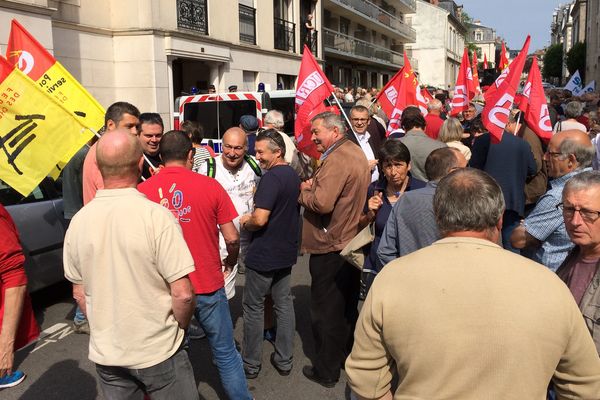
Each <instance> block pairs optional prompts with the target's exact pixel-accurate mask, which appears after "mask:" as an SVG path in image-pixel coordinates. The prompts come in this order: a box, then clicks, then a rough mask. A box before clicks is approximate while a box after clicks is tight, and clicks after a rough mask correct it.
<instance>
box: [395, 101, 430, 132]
mask: <svg viewBox="0 0 600 400" xmlns="http://www.w3.org/2000/svg"><path fill="white" fill-rule="evenodd" d="M425 125H426V123H425V118H424V117H423V114H421V110H419V108H418V107H415V106H409V107H406V108H405V109H404V112H403V113H402V118H401V119H400V126H401V127H402V129H404V131H405V132H408V131H410V130H411V129H413V128H421V129H425Z"/></svg>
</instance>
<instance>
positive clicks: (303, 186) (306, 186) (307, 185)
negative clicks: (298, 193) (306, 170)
mask: <svg viewBox="0 0 600 400" xmlns="http://www.w3.org/2000/svg"><path fill="white" fill-rule="evenodd" d="M312 185H313V180H312V178H311V179H307V180H305V181H304V182H302V183H301V184H300V190H310V188H312Z"/></svg>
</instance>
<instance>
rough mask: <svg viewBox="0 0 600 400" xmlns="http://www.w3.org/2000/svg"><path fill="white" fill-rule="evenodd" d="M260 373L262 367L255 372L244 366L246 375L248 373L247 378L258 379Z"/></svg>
mask: <svg viewBox="0 0 600 400" xmlns="http://www.w3.org/2000/svg"><path fill="white" fill-rule="evenodd" d="M259 373H260V367H258V369H257V370H256V371H255V372H250V371H248V370H247V369H246V367H244V375H246V379H256V377H257V376H258V374H259Z"/></svg>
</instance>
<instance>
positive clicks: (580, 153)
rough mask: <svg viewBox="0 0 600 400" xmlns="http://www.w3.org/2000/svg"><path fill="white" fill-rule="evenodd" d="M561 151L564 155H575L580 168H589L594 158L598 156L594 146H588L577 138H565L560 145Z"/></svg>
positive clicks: (559, 149)
mask: <svg viewBox="0 0 600 400" xmlns="http://www.w3.org/2000/svg"><path fill="white" fill-rule="evenodd" d="M558 151H559V153H561V154H562V156H563V157H568V156H569V155H570V154H573V156H575V159H576V160H577V163H578V164H579V168H587V167H589V166H591V165H592V160H593V159H594V157H595V156H596V149H595V148H594V146H593V145H592V146H586V145H585V144H583V143H579V142H577V141H575V140H572V139H569V138H565V139H564V140H563V141H562V142H561V143H560V145H559V146H558Z"/></svg>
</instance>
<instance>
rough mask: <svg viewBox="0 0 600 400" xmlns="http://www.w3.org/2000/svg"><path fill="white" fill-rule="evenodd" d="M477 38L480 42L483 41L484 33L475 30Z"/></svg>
mask: <svg viewBox="0 0 600 400" xmlns="http://www.w3.org/2000/svg"><path fill="white" fill-rule="evenodd" d="M475 40H477V41H478V42H481V41H482V40H483V34H482V33H481V31H477V32H475Z"/></svg>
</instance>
